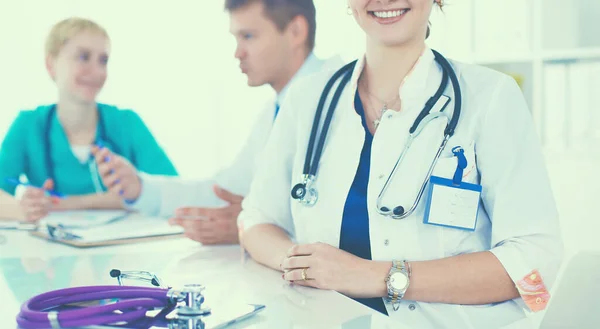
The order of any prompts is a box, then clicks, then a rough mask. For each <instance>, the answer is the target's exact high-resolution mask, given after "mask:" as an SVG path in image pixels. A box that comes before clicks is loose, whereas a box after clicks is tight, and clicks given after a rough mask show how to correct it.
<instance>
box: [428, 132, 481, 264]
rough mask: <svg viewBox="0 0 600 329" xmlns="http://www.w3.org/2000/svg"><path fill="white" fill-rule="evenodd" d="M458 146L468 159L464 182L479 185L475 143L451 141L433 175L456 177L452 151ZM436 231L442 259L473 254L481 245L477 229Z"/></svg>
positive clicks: (440, 228)
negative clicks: (473, 230)
mask: <svg viewBox="0 0 600 329" xmlns="http://www.w3.org/2000/svg"><path fill="white" fill-rule="evenodd" d="M456 146H462V148H463V149H464V155H465V158H466V159H467V166H466V168H465V169H464V170H463V175H462V181H463V182H467V183H472V184H478V183H479V173H478V171H477V164H476V160H475V159H476V157H475V146H474V142H469V143H459V142H458V141H452V140H450V142H449V143H448V146H447V147H446V148H445V150H444V152H443V153H442V156H441V157H440V159H439V160H438V162H437V164H436V166H435V168H434V170H433V174H432V175H433V176H438V177H442V178H447V179H452V178H453V177H454V173H455V172H456V168H457V164H458V160H457V157H456V156H454V155H453V153H452V149H453V148H454V147H456ZM430 188H431V187H430ZM429 201H430V200H428V202H429ZM479 224H480V223H478V225H479ZM436 229H437V235H438V241H439V243H440V251H441V255H440V256H441V257H450V256H455V255H459V254H463V253H469V252H473V251H476V250H477V249H478V246H479V245H480V243H479V242H477V241H479V239H478V228H477V227H476V230H475V232H472V231H467V230H462V229H458V228H452V227H436Z"/></svg>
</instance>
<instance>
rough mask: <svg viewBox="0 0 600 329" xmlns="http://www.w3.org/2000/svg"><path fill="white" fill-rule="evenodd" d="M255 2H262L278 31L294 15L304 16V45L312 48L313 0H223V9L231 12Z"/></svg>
mask: <svg viewBox="0 0 600 329" xmlns="http://www.w3.org/2000/svg"><path fill="white" fill-rule="evenodd" d="M255 2H262V4H263V5H264V6H265V14H266V16H267V17H268V18H269V19H270V20H271V21H273V23H275V25H276V26H277V28H278V29H279V30H280V31H283V30H284V29H285V28H286V27H287V26H288V24H290V22H291V21H292V20H293V19H294V18H295V17H296V16H303V17H304V18H306V21H307V23H308V38H307V40H306V46H307V47H308V50H309V51H312V50H313V49H314V47H315V37H316V34H317V20H316V9H315V4H314V3H313V0H225V10H227V11H229V12H232V11H234V10H236V9H239V8H241V7H245V6H247V5H249V4H251V3H255Z"/></svg>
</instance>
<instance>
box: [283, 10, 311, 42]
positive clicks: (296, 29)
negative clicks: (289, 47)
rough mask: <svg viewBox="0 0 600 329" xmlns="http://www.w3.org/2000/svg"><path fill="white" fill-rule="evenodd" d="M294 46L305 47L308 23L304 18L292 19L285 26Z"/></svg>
mask: <svg viewBox="0 0 600 329" xmlns="http://www.w3.org/2000/svg"><path fill="white" fill-rule="evenodd" d="M287 30H288V33H289V34H290V35H291V37H292V42H293V44H294V46H305V45H306V42H307V40H308V22H307V21H306V18H305V17H304V16H301V15H298V16H296V17H294V18H293V19H292V20H291V21H290V23H289V24H288V26H287Z"/></svg>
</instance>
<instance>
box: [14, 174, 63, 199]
mask: <svg viewBox="0 0 600 329" xmlns="http://www.w3.org/2000/svg"><path fill="white" fill-rule="evenodd" d="M5 180H6V182H7V183H9V184H12V185H14V186H19V185H22V186H25V187H33V188H37V189H40V190H44V191H45V192H46V193H47V194H48V195H49V196H52V197H55V198H59V199H64V198H65V195H64V194H62V193H58V192H55V191H52V190H47V189H43V188H41V187H39V186H35V185H33V184H30V183H23V182H21V181H19V180H18V179H15V178H6V179H5Z"/></svg>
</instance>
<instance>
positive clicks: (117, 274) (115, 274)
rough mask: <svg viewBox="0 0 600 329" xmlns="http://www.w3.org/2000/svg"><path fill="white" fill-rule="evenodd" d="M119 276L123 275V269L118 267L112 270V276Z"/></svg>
mask: <svg viewBox="0 0 600 329" xmlns="http://www.w3.org/2000/svg"><path fill="white" fill-rule="evenodd" d="M118 276H121V271H119V270H116V269H113V270H110V277H111V278H116V277H118Z"/></svg>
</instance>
